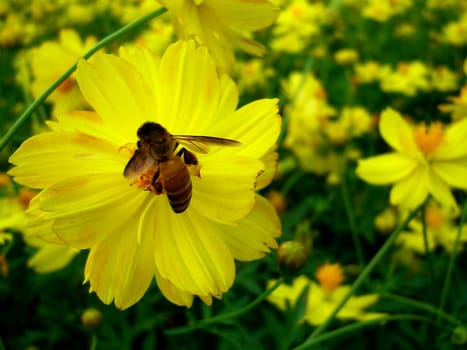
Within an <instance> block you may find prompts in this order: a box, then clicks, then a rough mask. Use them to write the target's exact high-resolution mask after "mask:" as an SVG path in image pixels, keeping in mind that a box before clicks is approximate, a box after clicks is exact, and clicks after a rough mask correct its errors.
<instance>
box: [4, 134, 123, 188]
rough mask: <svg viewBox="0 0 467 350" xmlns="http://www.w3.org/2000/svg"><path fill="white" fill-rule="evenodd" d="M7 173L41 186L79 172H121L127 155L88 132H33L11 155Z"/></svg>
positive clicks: (22, 181) (25, 183) (17, 179)
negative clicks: (34, 133)
mask: <svg viewBox="0 0 467 350" xmlns="http://www.w3.org/2000/svg"><path fill="white" fill-rule="evenodd" d="M9 161H10V162H11V163H12V164H14V165H17V167H15V168H13V169H11V170H10V171H9V172H8V174H9V175H11V176H14V177H15V181H16V182H18V183H20V184H22V185H26V186H29V187H32V188H44V187H48V186H51V185H52V184H54V183H56V182H58V181H61V180H63V179H66V178H68V177H73V176H77V175H82V174H98V173H108V172H118V173H121V172H123V168H124V167H125V164H126V163H127V162H128V155H125V154H124V153H123V152H119V151H118V146H116V145H115V144H113V143H110V142H108V141H105V140H103V139H99V138H96V137H93V136H90V135H86V134H81V133H76V132H70V131H55V132H46V133H42V134H39V135H36V136H33V137H31V138H29V139H28V140H26V141H25V142H23V144H22V145H21V146H20V147H19V148H18V149H17V150H16V152H15V153H13V155H12V156H11V157H10V159H9Z"/></svg>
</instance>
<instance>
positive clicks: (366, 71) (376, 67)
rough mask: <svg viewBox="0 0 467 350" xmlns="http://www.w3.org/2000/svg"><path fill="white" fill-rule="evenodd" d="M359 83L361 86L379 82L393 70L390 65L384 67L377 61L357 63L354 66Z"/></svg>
mask: <svg viewBox="0 0 467 350" xmlns="http://www.w3.org/2000/svg"><path fill="white" fill-rule="evenodd" d="M354 69H355V75H356V78H357V82H358V83H360V84H367V83H372V82H375V81H379V80H380V79H381V78H383V77H384V76H386V75H387V74H388V73H390V70H391V68H390V67H389V66H388V65H382V64H381V63H379V62H376V61H368V62H364V63H357V64H356V65H355V66H354Z"/></svg>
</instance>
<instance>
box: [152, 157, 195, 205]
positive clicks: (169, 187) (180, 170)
mask: <svg viewBox="0 0 467 350" xmlns="http://www.w3.org/2000/svg"><path fill="white" fill-rule="evenodd" d="M159 169H160V176H161V178H162V183H163V186H164V189H165V192H166V194H167V198H168V199H169V204H170V206H171V207H172V209H173V211H174V212H175V213H183V212H184V211H185V210H187V208H188V206H189V205H190V200H191V178H190V173H189V172H188V169H187V168H186V165H185V163H184V162H183V160H182V159H181V158H179V157H174V158H172V159H169V160H167V161H165V162H160V163H159Z"/></svg>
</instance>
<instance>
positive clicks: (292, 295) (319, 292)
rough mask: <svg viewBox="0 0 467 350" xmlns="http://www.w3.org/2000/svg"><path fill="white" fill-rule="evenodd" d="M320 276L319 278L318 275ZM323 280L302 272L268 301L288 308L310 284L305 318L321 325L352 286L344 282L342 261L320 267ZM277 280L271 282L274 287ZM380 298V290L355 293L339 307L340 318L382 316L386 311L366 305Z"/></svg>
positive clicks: (283, 285) (306, 320)
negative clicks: (382, 311) (371, 309)
mask: <svg viewBox="0 0 467 350" xmlns="http://www.w3.org/2000/svg"><path fill="white" fill-rule="evenodd" d="M318 277H319V278H318ZM317 278H318V279H319V281H320V284H318V283H316V282H314V281H312V280H310V279H309V278H308V277H306V276H299V277H297V278H296V279H295V280H294V281H293V282H292V285H290V286H289V285H285V284H282V285H281V286H279V287H278V288H277V289H276V290H274V291H273V292H272V293H271V294H270V295H269V296H268V298H267V299H268V301H269V302H271V303H272V304H274V305H275V306H276V307H278V308H279V309H280V310H282V311H286V310H287V308H288V305H290V306H293V305H295V303H296V302H297V300H298V298H299V296H300V294H301V293H302V292H303V291H304V289H305V288H308V293H307V295H306V298H307V303H306V310H305V312H304V315H303V319H302V322H307V323H309V324H311V325H313V326H317V325H320V324H321V323H323V322H324V321H326V319H327V318H328V317H329V315H330V314H331V313H332V312H333V311H334V309H335V308H336V306H337V305H338V304H339V302H340V301H341V300H342V299H343V298H344V297H345V295H346V294H347V293H348V292H349V290H350V287H351V286H350V285H341V283H342V282H343V273H342V268H340V266H339V264H326V265H324V266H322V267H321V268H320V269H319V270H318V271H317ZM273 284H274V281H270V282H269V283H268V287H271V286H272V285H273ZM377 301H378V295H377V294H367V295H361V296H352V297H350V299H349V300H348V301H347V303H346V304H345V305H344V307H343V308H342V309H341V310H340V311H339V313H338V314H337V316H336V318H337V319H340V320H351V319H354V320H370V319H373V318H378V317H382V316H384V315H385V314H383V313H377V312H368V311H366V310H365V309H366V308H367V307H369V306H371V305H373V304H375V303H376V302H377Z"/></svg>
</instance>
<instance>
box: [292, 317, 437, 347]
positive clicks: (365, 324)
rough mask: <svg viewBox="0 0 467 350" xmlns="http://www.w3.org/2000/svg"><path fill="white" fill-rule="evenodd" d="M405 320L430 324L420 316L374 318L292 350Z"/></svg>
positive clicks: (309, 341)
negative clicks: (375, 325)
mask: <svg viewBox="0 0 467 350" xmlns="http://www.w3.org/2000/svg"><path fill="white" fill-rule="evenodd" d="M405 320H416V321H423V322H427V323H429V322H431V320H430V319H428V318H426V317H422V316H417V315H394V316H385V317H380V318H375V319H371V320H367V321H362V322H357V323H352V324H349V325H346V326H343V327H340V328H338V329H336V330H333V331H330V332H327V333H326V334H323V335H321V336H319V337H315V338H313V339H310V338H308V339H307V340H306V341H305V342H304V343H302V344H300V345H299V346H297V347H295V348H293V350H304V349H309V348H310V347H312V346H314V345H317V344H319V343H322V342H324V341H326V340H331V339H335V338H337V337H339V336H342V335H345V334H347V333H354V332H355V331H358V330H360V329H363V328H366V327H369V326H372V325H374V324H378V323H386V322H391V321H405Z"/></svg>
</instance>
